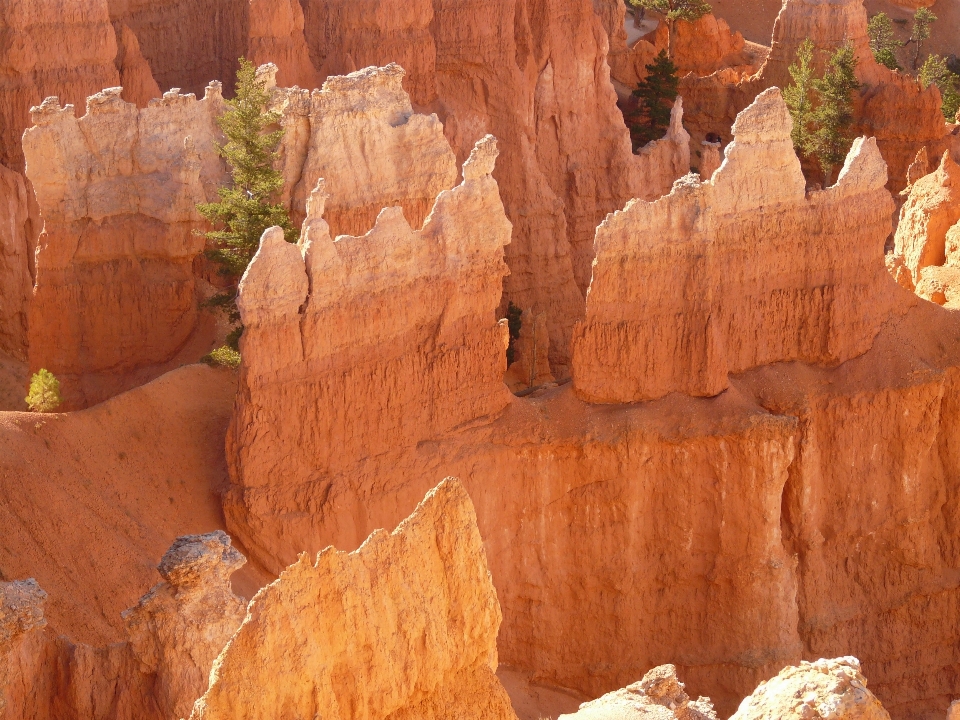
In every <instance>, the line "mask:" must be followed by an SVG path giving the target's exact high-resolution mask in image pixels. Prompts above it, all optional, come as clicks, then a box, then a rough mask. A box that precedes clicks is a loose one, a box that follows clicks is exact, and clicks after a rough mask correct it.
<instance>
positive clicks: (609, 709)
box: [560, 665, 717, 720]
mask: <svg viewBox="0 0 960 720" xmlns="http://www.w3.org/2000/svg"><path fill="white" fill-rule="evenodd" d="M573 718H576V720H647V719H648V718H650V719H653V718H655V719H656V720H673V719H674V718H676V719H677V720H716V719H717V714H716V712H714V710H713V705H712V704H711V703H710V698H705V697H701V698H698V699H697V700H693V701H691V700H690V696H689V695H687V693H686V692H684V688H683V683H682V682H680V681H679V680H678V679H677V671H676V668H674V666H673V665H660V666H659V667H655V668H653V669H652V670H651V671H650V672H648V673H647V674H646V675H644V676H643V680H641V681H640V682H636V683H633V684H632V685H627V687H625V688H621V689H620V690H615V691H614V692H611V693H607V694H606V695H604V696H603V697H600V698H597V699H596V700H592V701H590V702H587V703H583V704H582V705H581V706H580V709H579V710H578V711H577V712H575V713H571V714H569V715H561V716H560V720H564V719H566V720H572V719H573Z"/></svg>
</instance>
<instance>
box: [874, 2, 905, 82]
mask: <svg viewBox="0 0 960 720" xmlns="http://www.w3.org/2000/svg"><path fill="white" fill-rule="evenodd" d="M867 36H868V37H869V38H870V50H871V51H873V57H874V59H875V60H876V61H877V62H878V63H880V64H881V65H885V66H886V67H888V68H890V69H891V70H902V69H903V68H901V67H900V63H898V62H897V55H896V49H897V48H898V47H900V41H899V40H897V38H896V36H895V35H894V34H893V21H892V20H891V19H890V16H889V15H887V14H886V13H877V14H876V15H874V16H873V17H872V18H870V21H869V22H868V23H867Z"/></svg>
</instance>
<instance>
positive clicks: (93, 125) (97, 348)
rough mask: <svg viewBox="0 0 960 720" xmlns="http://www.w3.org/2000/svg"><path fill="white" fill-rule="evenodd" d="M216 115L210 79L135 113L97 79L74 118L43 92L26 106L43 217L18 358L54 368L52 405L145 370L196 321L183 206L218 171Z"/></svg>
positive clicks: (194, 239)
mask: <svg viewBox="0 0 960 720" xmlns="http://www.w3.org/2000/svg"><path fill="white" fill-rule="evenodd" d="M221 111H222V99H221V96H220V90H219V85H211V86H210V87H209V88H208V90H207V94H206V95H205V97H204V98H203V99H202V100H199V101H198V100H197V99H196V98H195V97H194V96H192V95H180V94H178V92H177V91H176V90H172V91H170V92H168V93H166V94H165V95H164V96H163V98H162V99H159V100H154V101H151V103H150V105H149V107H146V108H143V109H138V108H137V107H136V106H135V105H133V104H130V103H127V102H125V101H123V100H122V99H121V98H120V88H110V89H108V90H105V91H103V92H101V93H98V94H97V95H94V96H92V97H90V98H89V99H88V101H87V112H86V114H85V115H84V116H83V117H82V118H79V119H78V118H76V117H75V115H74V112H73V108H72V106H69V105H68V106H67V107H65V108H62V107H61V106H60V104H59V102H58V101H57V99H56V98H48V99H47V100H45V101H44V103H43V104H41V105H40V106H38V107H35V108H33V109H32V120H33V122H34V127H32V128H30V129H29V130H27V132H26V133H24V139H23V147H24V154H25V156H26V159H27V176H28V177H29V178H30V180H31V182H32V183H33V186H34V189H35V191H36V197H37V202H38V203H39V206H40V210H41V212H42V214H43V219H44V227H43V232H42V233H41V235H40V239H39V243H38V245H39V247H38V251H37V261H36V290H35V293H34V297H33V301H32V302H31V305H30V328H29V344H30V365H31V368H32V369H33V370H36V369H38V368H40V367H45V368H47V369H48V370H50V371H51V372H53V373H54V374H55V375H57V377H58V378H59V379H60V381H61V386H62V390H63V395H64V399H65V400H66V402H67V403H68V404H67V405H66V406H65V407H82V406H86V405H89V404H92V403H95V402H98V401H100V400H102V399H104V398H106V397H109V396H110V395H113V394H116V393H117V392H119V391H122V390H124V389H127V388H128V387H132V386H134V385H136V384H139V383H141V382H143V381H144V380H148V379H150V378H151V377H156V376H157V375H159V374H160V373H161V372H163V370H164V369H165V367H166V366H165V363H167V362H168V361H170V360H171V359H173V358H174V357H175V356H176V355H177V353H178V351H180V350H181V348H183V347H184V346H185V345H186V343H187V342H188V340H190V338H191V335H192V334H193V333H194V331H195V330H196V328H197V324H198V311H197V297H196V290H195V280H194V275H193V270H192V263H193V260H194V258H195V257H196V256H197V255H198V254H199V253H200V251H201V250H202V248H203V242H204V241H203V238H202V237H200V236H197V235H195V234H194V230H195V229H197V228H199V227H201V223H202V218H201V217H200V215H199V213H198V212H197V210H196V207H195V205H196V203H197V202H203V201H208V200H211V199H214V198H215V197H216V189H217V187H218V186H219V185H220V184H221V182H222V181H223V179H224V177H225V168H224V166H223V163H222V161H221V160H220V158H219V157H218V156H217V152H216V147H215V143H216V141H217V139H218V137H220V135H219V129H218V128H217V126H216V121H215V120H216V117H217V115H218V114H219V113H220V112H221ZM202 352H203V350H201V351H200V352H198V353H197V354H196V355H197V356H199V355H200V354H202Z"/></svg>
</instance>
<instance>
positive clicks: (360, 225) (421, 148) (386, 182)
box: [262, 64, 458, 237]
mask: <svg viewBox="0 0 960 720" xmlns="http://www.w3.org/2000/svg"><path fill="white" fill-rule="evenodd" d="M262 70H264V71H265V72H266V71H267V69H266V68H262ZM404 74H405V72H404V70H403V68H401V67H400V66H398V65H393V64H391V65H388V66H387V67H383V68H366V69H364V70H360V71H358V72H355V73H352V74H350V75H346V76H343V77H340V76H338V77H332V78H329V79H328V80H327V81H326V82H325V83H324V84H323V88H322V89H320V90H315V91H313V92H312V93H311V92H309V91H306V90H300V89H298V88H293V89H282V88H277V89H276V90H275V91H274V96H273V101H272V102H273V106H274V107H275V108H276V109H277V110H278V111H279V112H281V113H282V115H283V120H282V125H283V127H284V128H285V135H284V138H283V141H282V146H281V156H282V166H281V169H282V172H283V175H284V178H285V180H286V182H285V187H284V199H285V200H286V201H287V203H289V205H290V208H291V215H292V217H293V218H294V220H296V221H300V222H302V221H303V219H304V217H305V216H306V204H307V198H308V197H309V196H310V193H311V192H312V191H313V189H314V188H315V187H316V184H317V181H318V180H320V179H321V178H323V179H324V180H325V192H326V194H327V200H326V209H325V212H324V219H325V220H326V221H327V223H328V224H329V225H330V233H331V235H332V236H333V237H336V236H337V235H363V234H364V233H366V232H367V231H368V230H370V229H371V228H372V227H373V226H374V223H375V222H376V218H377V215H378V214H379V213H380V211H381V210H382V209H383V208H384V207H387V206H397V207H400V208H401V209H402V210H403V213H404V216H405V217H406V219H407V221H408V222H409V223H410V226H411V227H413V228H417V229H419V228H420V227H422V226H423V221H424V219H425V218H426V216H427V213H428V212H429V211H430V208H431V207H432V206H433V203H434V200H435V199H436V197H437V195H438V194H439V193H440V192H441V191H443V190H449V189H450V188H452V187H453V186H454V185H455V184H456V182H457V174H458V173H457V164H456V158H455V156H454V154H453V152H452V151H451V149H450V145H449V144H448V143H447V141H446V138H445V137H444V135H443V125H441V123H440V121H439V120H438V119H437V116H436V115H420V114H416V113H414V111H413V107H412V105H411V104H410V97H409V96H408V95H407V93H406V92H405V91H404V89H403V87H402V85H401V82H402V80H403V78H404ZM268 82H269V83H270V84H273V83H274V80H273V79H272V78H271V79H269V80H268Z"/></svg>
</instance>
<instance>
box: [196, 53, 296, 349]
mask: <svg viewBox="0 0 960 720" xmlns="http://www.w3.org/2000/svg"><path fill="white" fill-rule="evenodd" d="M239 62H240V69H239V70H238V71H237V84H236V96H235V97H234V98H233V99H232V100H228V101H227V106H228V109H227V111H226V112H225V113H224V114H223V115H221V116H220V117H219V118H217V123H218V124H219V126H220V129H221V130H223V134H224V135H225V136H226V137H227V142H226V144H225V145H222V146H219V147H218V148H217V150H218V152H219V153H220V156H221V157H222V158H223V159H224V160H226V161H227V164H228V165H229V166H230V175H231V183H230V185H229V186H228V187H222V188H220V189H219V190H218V195H219V196H220V200H219V202H214V203H202V204H200V205H198V206H197V209H198V210H199V211H200V214H201V215H203V217H205V218H206V219H207V220H209V221H210V222H211V223H212V224H213V225H214V227H215V229H214V230H212V231H210V232H207V233H204V235H205V236H206V237H207V239H208V240H209V241H210V243H211V245H212V247H211V248H210V249H209V250H207V253H206V254H207V257H209V258H210V259H211V260H214V261H215V262H217V263H218V264H219V265H220V272H221V273H223V274H225V275H229V276H232V277H234V278H239V276H240V275H242V274H243V271H244V270H246V269H247V265H249V264H250V260H251V259H252V258H253V256H254V254H255V253H256V252H257V248H258V247H259V245H260V236H261V235H263V231H264V230H266V229H267V228H268V227H272V226H274V225H278V226H280V227H281V228H283V232H284V235H285V236H286V239H287V240H288V241H289V242H295V241H296V239H297V232H296V230H295V229H294V227H293V224H292V223H291V222H290V216H289V215H288V213H287V210H286V208H284V206H283V205H282V204H280V203H278V202H275V201H276V196H277V194H278V193H279V192H280V190H281V189H282V187H283V177H282V176H281V175H280V173H279V172H278V171H277V170H275V169H274V166H273V165H274V162H275V161H276V159H277V147H278V146H279V144H280V140H281V138H282V137H283V130H282V129H276V130H270V129H269V128H270V127H271V126H275V125H276V124H277V123H278V122H279V121H280V114H279V113H278V112H274V111H269V110H267V102H268V101H269V94H268V92H267V90H266V84H265V81H264V80H263V79H262V78H258V77H257V69H256V68H255V67H254V66H253V63H251V62H250V61H249V60H246V59H244V58H240V61H239ZM205 305H206V306H207V307H212V308H215V309H219V310H222V311H223V312H225V313H227V316H228V318H229V320H230V322H231V323H234V324H236V323H239V321H240V314H239V312H237V309H236V291H235V290H230V291H227V292H224V293H221V294H219V295H216V296H214V297H213V298H212V299H211V300H209V301H207V303H205ZM234 332H238V330H235V331H234ZM237 337H239V335H237Z"/></svg>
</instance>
